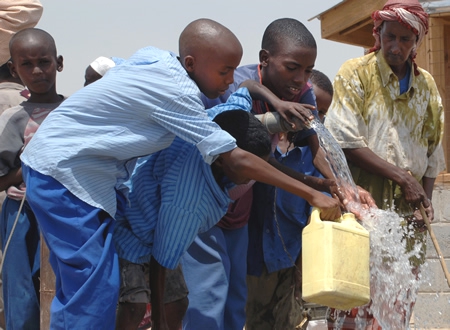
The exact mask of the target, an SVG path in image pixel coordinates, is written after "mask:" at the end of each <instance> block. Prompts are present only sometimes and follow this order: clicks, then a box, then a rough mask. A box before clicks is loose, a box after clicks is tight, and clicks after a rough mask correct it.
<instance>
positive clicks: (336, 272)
mask: <svg viewBox="0 0 450 330" xmlns="http://www.w3.org/2000/svg"><path fill="white" fill-rule="evenodd" d="M369 253H370V245H369V232H368V231H367V230H366V229H365V228H364V227H363V226H361V225H360V224H359V223H358V222H357V221H356V219H355V216H354V215H353V214H352V213H346V214H344V215H343V216H342V217H341V218H339V219H338V220H336V221H322V220H321V219H320V210H319V209H318V208H313V211H312V213H311V221H310V223H309V224H308V225H307V226H306V227H305V228H304V229H303V233H302V273H303V284H302V294H303V300H305V301H307V302H311V303H316V304H320V305H325V306H329V307H333V308H337V309H340V310H348V309H351V308H353V307H357V306H362V305H365V304H367V303H368V302H369V299H370V272H369Z"/></svg>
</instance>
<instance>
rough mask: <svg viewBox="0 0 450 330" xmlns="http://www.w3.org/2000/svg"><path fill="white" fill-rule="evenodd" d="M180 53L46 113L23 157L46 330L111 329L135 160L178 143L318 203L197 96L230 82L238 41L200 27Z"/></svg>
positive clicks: (205, 24) (331, 205)
mask: <svg viewBox="0 0 450 330" xmlns="http://www.w3.org/2000/svg"><path fill="white" fill-rule="evenodd" d="M191 43H193V45H195V47H194V48H190V47H191V46H190V44H191ZM206 53H208V54H209V56H205V54H206ZM179 55H180V56H179V57H177V56H176V55H175V54H173V53H171V52H168V51H163V50H160V49H157V48H154V47H147V48H143V49H141V50H139V51H137V52H136V53H135V54H134V55H132V56H131V57H130V58H129V59H128V60H125V61H124V62H123V63H121V64H120V65H118V66H116V67H114V68H112V69H110V70H109V72H108V74H107V75H106V76H105V77H103V78H102V79H100V80H98V81H97V82H96V83H94V84H91V85H88V86H86V87H84V88H83V89H81V90H79V91H78V92H76V93H75V94H74V95H72V96H71V97H70V99H68V100H67V101H66V102H64V103H63V104H62V105H61V106H60V107H58V108H57V109H56V110H55V111H54V112H52V114H51V115H50V116H49V117H48V118H47V120H46V121H45V122H44V123H43V124H42V125H41V127H40V129H39V131H38V132H37V133H36V135H35V136H34V138H33V140H32V141H31V143H30V144H29V145H28V146H27V148H26V149H25V150H24V152H23V154H22V157H21V159H22V162H23V172H24V178H25V182H26V183H27V186H28V187H29V188H30V189H29V196H28V199H29V201H30V205H31V208H32V209H33V211H34V212H35V214H36V217H37V219H38V222H39V224H40V226H41V230H42V233H43V235H44V237H45V238H46V241H47V244H48V246H49V249H50V254H51V264H52V267H53V269H54V270H55V274H56V279H57V282H56V292H57V294H56V297H55V299H54V300H53V305H52V310H51V328H52V329H82V328H91V329H92V328H96V329H97V328H103V329H113V328H114V319H115V309H116V302H117V298H118V287H119V271H118V259H117V254H116V251H115V249H114V244H113V241H112V233H113V227H114V217H115V215H116V212H120V210H121V206H123V204H124V202H125V199H126V187H125V186H124V185H123V183H124V182H125V181H126V180H127V179H128V178H129V174H130V173H131V171H132V169H133V168H134V164H135V161H136V159H137V157H140V156H144V155H150V154H153V153H155V152H157V151H159V150H162V149H164V148H166V147H168V146H169V145H170V144H171V143H172V142H173V139H174V138H175V136H178V137H180V138H181V139H183V140H186V141H188V142H191V143H193V144H195V145H196V147H197V149H198V150H199V151H200V153H201V154H202V157H203V159H204V161H205V162H207V163H209V164H211V163H212V162H213V161H214V160H215V159H216V158H217V156H219V155H221V157H222V160H223V163H224V166H226V167H228V168H229V170H230V172H231V173H233V172H234V173H236V174H243V175H246V176H248V177H249V178H251V179H254V180H261V181H264V182H268V183H271V184H274V185H280V186H282V187H284V188H285V189H288V190H290V191H292V192H293V193H296V194H300V195H304V196H307V197H308V198H310V199H312V200H314V197H315V195H314V194H313V193H312V191H311V190H309V188H307V187H305V186H304V185H302V184H300V183H296V182H292V181H291V180H290V179H289V178H288V177H287V176H285V175H283V174H281V173H280V174H278V173H276V171H274V169H273V168H271V167H270V166H269V165H267V164H266V163H265V162H264V161H263V160H261V159H260V158H258V157H256V156H255V155H253V154H250V153H248V152H245V151H243V150H241V149H240V148H238V147H237V146H236V143H235V139H234V138H232V137H231V136H230V135H229V134H228V133H227V132H225V131H222V130H221V129H220V127H219V126H218V125H217V124H215V123H213V122H212V121H211V120H210V119H208V117H207V114H206V112H205V111H204V106H203V104H202V102H201V99H200V92H203V93H204V94H205V95H208V96H209V97H218V96H219V95H221V94H223V93H224V91H225V90H226V89H227V88H228V85H229V84H231V83H232V82H233V73H234V69H235V68H236V67H237V66H238V64H239V62H240V60H241V56H242V46H241V44H240V43H239V41H238V39H237V38H236V36H235V35H234V34H233V33H232V32H231V31H230V30H229V29H227V28H226V27H224V26H223V25H221V24H219V23H217V22H215V21H212V20H209V19H199V20H196V21H194V22H192V23H190V24H189V25H188V26H187V27H186V28H185V30H184V31H183V33H182V34H181V36H180V54H179ZM99 94H101V95H102V97H101V98H99V97H98V95H99ZM319 204H320V205H318V206H320V207H321V208H322V210H323V213H324V214H323V217H325V218H326V217H332V216H335V215H338V214H339V213H340V210H339V205H338V203H337V202H335V201H334V200H332V199H330V200H326V201H322V203H319ZM74 233H77V235H74Z"/></svg>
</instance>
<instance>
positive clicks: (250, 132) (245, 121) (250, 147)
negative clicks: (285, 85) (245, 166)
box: [213, 110, 271, 157]
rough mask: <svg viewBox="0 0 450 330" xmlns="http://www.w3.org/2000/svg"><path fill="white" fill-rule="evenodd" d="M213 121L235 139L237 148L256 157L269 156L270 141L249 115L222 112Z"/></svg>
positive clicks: (257, 122) (254, 118) (261, 126)
mask: <svg viewBox="0 0 450 330" xmlns="http://www.w3.org/2000/svg"><path fill="white" fill-rule="evenodd" d="M213 121H215V122H216V123H217V124H218V125H219V126H220V127H221V128H222V129H223V130H224V131H227V132H228V133H230V135H231V136H232V137H234V138H235V139H236V144H237V146H238V147H239V148H241V149H243V150H245V151H248V152H250V153H252V154H255V155H256V156H258V157H265V156H267V155H269V154H270V151H271V140H270V137H269V133H268V132H267V129H266V128H265V127H264V126H263V124H262V123H261V122H260V121H259V120H258V119H257V118H256V117H255V116H254V115H252V114H251V113H249V112H247V111H244V110H229V111H224V112H222V113H220V114H218V115H217V116H216V117H215V118H214V119H213Z"/></svg>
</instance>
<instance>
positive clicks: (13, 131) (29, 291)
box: [0, 29, 64, 329]
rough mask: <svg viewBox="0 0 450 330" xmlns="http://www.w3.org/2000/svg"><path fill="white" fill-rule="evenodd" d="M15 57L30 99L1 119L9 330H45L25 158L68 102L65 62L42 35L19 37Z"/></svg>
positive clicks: (1, 221)
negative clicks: (63, 87) (61, 82)
mask: <svg viewBox="0 0 450 330" xmlns="http://www.w3.org/2000/svg"><path fill="white" fill-rule="evenodd" d="M10 52H11V61H10V62H9V63H8V65H9V68H10V71H11V74H12V75H13V77H15V78H20V79H21V81H22V82H23V83H24V84H25V85H26V86H27V87H28V89H29V91H30V98H29V99H28V100H27V101H25V102H22V103H21V104H20V105H18V106H16V107H13V108H10V109H8V110H6V111H5V112H4V113H3V114H2V116H1V117H0V145H1V147H0V189H1V190H2V191H3V190H6V193H7V198H6V199H5V202H4V204H3V208H2V213H1V217H0V225H1V228H0V237H1V241H2V249H3V250H4V249H5V245H6V242H7V241H8V240H9V243H8V244H9V247H8V250H7V251H6V253H5V255H4V258H5V259H4V264H3V271H2V280H3V294H4V301H5V318H6V328H7V329H39V324H40V322H39V313H40V311H39V275H40V257H39V254H40V249H39V246H40V233H39V226H38V224H37V222H36V218H35V216H34V214H33V212H32V210H31V209H30V206H29V204H28V202H27V201H24V204H23V207H22V208H20V204H21V201H22V199H24V192H25V186H24V184H23V179H22V171H21V166H20V159H19V156H20V153H21V151H22V149H23V146H24V145H26V144H27V143H28V142H29V141H30V139H31V138H32V136H33V134H34V132H35V131H36V130H37V129H38V127H39V125H40V123H41V122H42V121H43V120H44V118H45V117H46V116H47V115H48V114H49V113H50V112H51V111H52V110H53V109H55V108H56V107H58V106H59V105H60V104H61V102H62V101H63V100H64V97H63V96H62V95H59V94H58V93H57V92H56V73H57V72H60V71H62V69H63V58H62V57H61V56H58V55H57V52H56V45H55V41H54V40H53V38H52V37H51V36H50V35H49V34H48V33H47V32H45V31H43V30H40V29H25V30H22V31H20V32H18V33H16V34H15V35H14V36H13V37H12V39H11V42H10ZM16 218H17V219H18V220H17V221H18V225H17V226H16V227H15V229H14V230H13V229H12V228H13V226H14V225H13V224H14V222H15V219H16Z"/></svg>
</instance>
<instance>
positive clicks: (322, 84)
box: [309, 69, 333, 96]
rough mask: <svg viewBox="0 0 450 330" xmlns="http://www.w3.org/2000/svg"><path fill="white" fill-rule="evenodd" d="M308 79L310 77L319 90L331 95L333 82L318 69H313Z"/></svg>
mask: <svg viewBox="0 0 450 330" xmlns="http://www.w3.org/2000/svg"><path fill="white" fill-rule="evenodd" d="M309 79H311V82H312V83H313V84H314V85H316V86H317V87H319V88H320V89H321V90H323V91H325V92H327V93H328V94H330V95H331V96H333V84H332V83H331V80H330V79H329V78H328V77H327V75H326V74H324V73H323V72H320V71H319V70H315V69H313V70H312V74H311V76H310V78H309Z"/></svg>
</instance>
